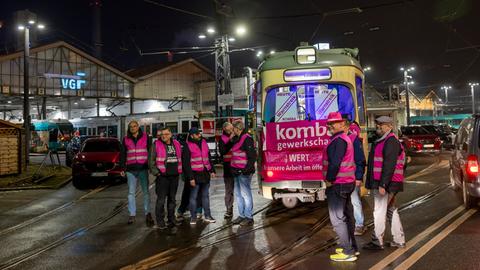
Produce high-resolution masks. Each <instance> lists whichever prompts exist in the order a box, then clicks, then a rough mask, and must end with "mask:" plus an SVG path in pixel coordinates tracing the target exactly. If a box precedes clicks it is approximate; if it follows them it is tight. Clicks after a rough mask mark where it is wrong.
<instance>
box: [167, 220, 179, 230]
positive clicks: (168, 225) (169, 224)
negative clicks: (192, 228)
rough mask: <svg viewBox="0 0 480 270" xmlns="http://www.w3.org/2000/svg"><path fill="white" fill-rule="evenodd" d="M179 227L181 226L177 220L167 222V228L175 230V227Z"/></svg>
mask: <svg viewBox="0 0 480 270" xmlns="http://www.w3.org/2000/svg"><path fill="white" fill-rule="evenodd" d="M177 226H180V223H179V222H178V221H176V220H169V221H167V227H170V228H173V227H177Z"/></svg>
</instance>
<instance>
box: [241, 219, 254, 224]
mask: <svg viewBox="0 0 480 270" xmlns="http://www.w3.org/2000/svg"><path fill="white" fill-rule="evenodd" d="M252 225H253V218H244V219H243V220H242V222H240V226H252Z"/></svg>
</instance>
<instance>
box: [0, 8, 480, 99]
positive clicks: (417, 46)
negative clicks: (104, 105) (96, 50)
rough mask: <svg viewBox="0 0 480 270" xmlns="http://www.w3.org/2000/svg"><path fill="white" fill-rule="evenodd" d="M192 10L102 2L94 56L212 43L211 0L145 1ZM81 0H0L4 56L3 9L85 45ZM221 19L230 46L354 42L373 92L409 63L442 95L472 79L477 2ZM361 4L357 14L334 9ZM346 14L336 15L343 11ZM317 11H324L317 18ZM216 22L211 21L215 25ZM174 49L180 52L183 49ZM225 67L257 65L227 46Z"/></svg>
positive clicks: (111, 58) (7, 31)
mask: <svg viewBox="0 0 480 270" xmlns="http://www.w3.org/2000/svg"><path fill="white" fill-rule="evenodd" d="M149 1H155V2H158V3H161V4H164V5H169V6H172V7H175V8H178V9H183V10H187V11H190V12H193V13H195V14H197V15H190V14H186V13H182V12H179V11H174V10H171V9H167V8H164V7H160V6H157V5H154V4H152V3H148V2H146V1H143V0H130V1H127V0H123V1H120V0H119V1H114V0H103V1H102V28H101V29H102V39H103V43H104V47H103V57H104V60H105V61H106V62H107V63H110V64H112V65H114V66H116V67H118V68H119V69H121V70H127V69H130V68H134V67H139V66H144V65H149V64H154V63H161V62H166V61H167V57H166V56H165V55H161V56H140V55H139V53H138V50H137V47H138V48H140V49H141V50H142V51H144V52H151V51H164V50H168V49H171V48H178V47H192V46H200V47H203V46H211V45H212V44H213V40H212V39H206V40H199V39H198V34H199V33H201V32H205V29H206V27H207V26H210V25H211V26H215V22H216V21H215V16H216V13H215V4H214V1H207V0H203V1H200V0H197V1H185V0H176V1H166V0H149ZM90 2H91V1H90V0H68V1H67V0H63V1H59V0H57V1H55V0H50V1H45V0H44V1H40V0H36V1H27V0H3V1H2V4H1V9H0V20H1V21H3V24H2V28H0V46H1V47H0V51H1V53H5V48H9V47H10V46H11V44H12V43H13V37H14V34H18V33H15V32H17V31H15V30H16V26H15V25H13V21H12V14H13V12H14V11H16V10H21V9H29V10H30V11H32V12H35V13H36V14H37V15H38V18H39V21H42V22H44V23H45V24H46V25H47V28H48V29H47V30H46V31H44V33H42V34H40V35H39V39H40V43H46V42H49V41H53V40H58V39H62V40H65V41H67V42H69V43H72V44H73V45H76V46H77V47H79V48H81V49H83V50H86V51H88V52H90V53H91V52H92V46H91V44H92V41H91V40H92V38H91V36H92V34H91V33H92V10H91V7H90ZM223 2H225V3H227V4H228V5H229V6H230V7H231V8H232V17H230V18H228V19H227V20H226V24H225V25H226V29H227V30H228V31H229V32H233V31H231V29H233V28H234V26H235V25H237V24H239V23H242V24H244V25H245V26H246V27H247V28H248V35H247V36H246V37H244V38H241V39H240V38H237V40H236V41H235V43H234V45H232V46H234V48H245V47H255V48H258V49H261V50H263V51H264V52H269V51H270V50H276V51H280V50H292V49H293V48H295V46H297V45H298V44H299V42H300V41H308V42H310V43H317V42H330V43H331V45H332V46H333V47H358V48H359V49H360V60H361V63H362V65H364V66H367V65H368V66H371V67H372V69H373V70H372V71H371V72H370V73H369V74H367V80H368V83H371V84H373V85H374V86H375V87H377V88H379V89H385V88H386V87H387V86H388V84H390V83H395V82H399V81H400V80H401V75H402V74H401V73H400V71H399V68H400V66H402V65H404V66H410V65H415V67H416V68H417V71H416V72H415V74H414V80H415V82H416V85H415V86H414V88H413V90H414V91H415V92H417V93H422V92H425V91H427V90H438V89H439V88H440V86H441V85H443V84H450V85H453V86H454V90H453V91H452V93H451V95H452V96H453V95H457V94H458V95H464V94H465V95H466V94H467V89H469V88H468V85H467V83H468V82H469V81H480V59H479V58H480V21H479V20H480V3H479V2H480V1H474V0H431V1H430V0H416V1H396V0H390V1H372V0H369V1H361V0H356V1H355V0H350V1H346V0H337V1H325V0H294V1H293V0H288V1H287V0H276V1H275V0H257V1H253V0H231V1H223ZM353 8H360V9H361V10H362V12H361V13H353V12H333V11H339V10H344V11H348V10H352V9H353ZM342 13H345V14H342ZM321 14H328V15H327V16H322V15H321ZM216 28H217V29H218V26H217V27H216ZM178 51H183V50H182V49H180V50H178ZM185 57H193V58H196V59H198V60H199V61H200V62H202V63H203V64H205V65H207V66H208V67H210V68H212V70H213V56H212V55H211V54H209V53H206V52H201V53H196V54H189V55H188V56H187V55H181V54H174V60H175V61H177V60H181V59H183V58H185ZM231 63H232V68H233V73H234V74H239V72H240V71H241V69H242V67H243V66H246V65H249V66H251V67H257V66H258V64H259V59H258V58H257V57H256V53H255V52H249V51H243V52H237V53H233V54H232V56H231Z"/></svg>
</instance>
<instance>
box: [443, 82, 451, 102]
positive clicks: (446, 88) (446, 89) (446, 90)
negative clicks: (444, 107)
mask: <svg viewBox="0 0 480 270" xmlns="http://www.w3.org/2000/svg"><path fill="white" fill-rule="evenodd" d="M441 89H443V91H445V104H447V103H448V90H450V89H452V87H451V86H449V85H444V86H442V87H441Z"/></svg>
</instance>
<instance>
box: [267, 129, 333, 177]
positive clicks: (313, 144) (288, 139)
mask: <svg viewBox="0 0 480 270" xmlns="http://www.w3.org/2000/svg"><path fill="white" fill-rule="evenodd" d="M265 135H266V140H265V148H264V152H263V153H264V155H263V161H264V162H263V176H264V179H265V181H267V182H269V181H284V180H303V181H304V180H323V174H322V160H323V159H322V156H323V151H324V148H325V147H326V146H327V144H328V141H329V138H330V136H329V135H328V134H327V121H326V120H315V121H293V122H281V123H267V125H266V132H265Z"/></svg>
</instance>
